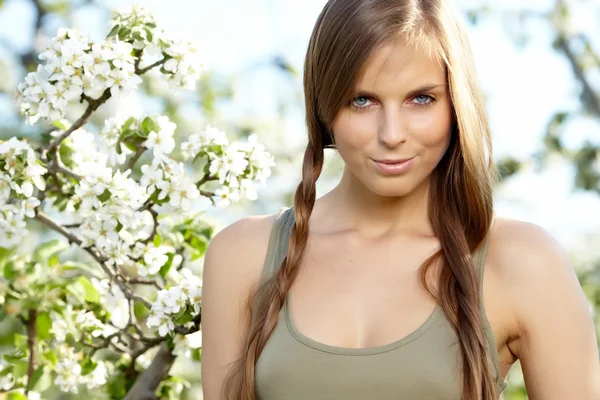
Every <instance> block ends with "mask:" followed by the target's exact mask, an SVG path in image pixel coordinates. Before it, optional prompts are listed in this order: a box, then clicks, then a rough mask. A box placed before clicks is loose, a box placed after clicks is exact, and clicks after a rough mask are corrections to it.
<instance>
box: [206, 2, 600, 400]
mask: <svg viewBox="0 0 600 400" xmlns="http://www.w3.org/2000/svg"><path fill="white" fill-rule="evenodd" d="M304 90H305V97H306V100H305V101H306V118H307V125H308V133H309V140H308V146H307V148H306V152H305V156H304V163H303V169H302V182H301V183H300V185H299V186H298V189H297V191H296V195H295V199H294V206H293V207H292V208H289V209H288V210H286V211H284V212H283V213H280V214H278V215H274V216H266V217H250V218H245V219H242V220H241V221H239V222H237V223H235V224H233V225H231V226H230V227H228V228H226V229H224V230H223V231H222V232H220V233H219V234H218V235H217V236H216V237H215V238H214V239H213V241H212V242H211V244H210V246H209V249H208V251H207V253H206V258H205V267H204V294H203V332H204V334H203V336H204V347H203V352H202V383H203V390H204V398H205V400H217V399H223V398H226V399H236V400H237V399H255V398H259V399H262V400H274V399H277V400H279V399H403V400H417V399H418V400H421V399H431V400H433V399H436V400H437V399H440V400H442V399H444V400H446V399H461V398H462V399H484V400H492V399H498V398H499V397H500V396H501V393H502V391H503V389H504V387H505V386H506V383H505V380H504V379H505V377H506V374H507V372H508V370H509V368H510V366H511V365H512V364H513V363H514V362H515V361H516V360H517V359H520V360H521V363H522V366H523V370H524V375H525V380H526V384H527V388H528V392H529V398H530V399H534V400H535V399H543V400H553V399H556V400H565V399H578V400H592V399H600V384H599V376H600V367H599V362H598V349H597V344H596V338H595V332H594V327H593V324H592V319H591V317H590V313H589V311H588V307H587V305H586V301H585V298H584V296H583V294H582V291H581V289H580V287H579V285H578V282H577V279H576V276H575V274H574V273H573V269H572V267H571V265H570V264H569V261H568V258H567V255H566V254H565V252H564V250H563V249H562V248H561V247H560V246H559V245H558V244H557V243H556V241H554V239H553V238H551V237H550V236H549V235H548V234H547V233H546V232H545V231H544V230H542V229H541V228H539V227H537V226H535V225H532V224H528V223H525V222H520V221H515V220H509V219H500V218H497V219H496V220H495V222H494V218H493V205H492V185H493V178H494V167H493V162H492V157H491V140H490V134H489V128H488V122H487V118H486V115H485V110H484V104H483V100H482V94H481V92H480V89H479V87H478V85H477V83H476V78H475V73H474V67H473V59H472V55H471V51H470V49H469V44H468V40H467V38H466V35H465V28H464V27H463V25H462V23H461V22H460V19H459V18H458V17H457V13H456V12H455V11H454V10H453V9H452V8H451V6H450V4H448V2H447V1H445V0H330V1H329V2H328V3H327V4H326V6H325V8H324V9H323V11H322V13H321V15H320V16H319V18H318V20H317V23H316V26H315V28H314V31H313V34H312V37H311V39H310V44H309V47H308V52H307V55H306V63H305V72H304ZM331 147H332V148H335V149H336V150H337V152H338V153H339V155H340V157H341V158H342V159H343V161H344V163H345V170H344V173H343V176H342V178H341V180H340V182H339V184H338V185H337V187H335V188H334V189H333V190H332V191H331V192H329V193H327V194H326V195H324V196H323V197H321V198H319V199H318V200H315V198H316V195H315V183H316V181H317V179H318V177H319V175H320V173H321V168H322V166H323V151H324V148H331Z"/></svg>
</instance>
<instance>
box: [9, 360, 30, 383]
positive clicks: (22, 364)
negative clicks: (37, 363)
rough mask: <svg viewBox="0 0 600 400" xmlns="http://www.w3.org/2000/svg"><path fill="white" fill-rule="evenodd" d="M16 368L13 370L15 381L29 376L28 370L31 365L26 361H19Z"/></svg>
mask: <svg viewBox="0 0 600 400" xmlns="http://www.w3.org/2000/svg"><path fill="white" fill-rule="evenodd" d="M14 364H15V367H14V368H13V375H14V377H15V379H19V378H21V377H23V376H26V375H27V370H28V369H29V363H28V362H27V361H26V360H20V361H17V362H16V363H14Z"/></svg>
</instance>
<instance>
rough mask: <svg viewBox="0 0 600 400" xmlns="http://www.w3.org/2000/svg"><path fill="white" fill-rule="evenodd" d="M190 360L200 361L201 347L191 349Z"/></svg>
mask: <svg viewBox="0 0 600 400" xmlns="http://www.w3.org/2000/svg"><path fill="white" fill-rule="evenodd" d="M192 360H194V361H198V362H200V361H202V348H198V349H192Z"/></svg>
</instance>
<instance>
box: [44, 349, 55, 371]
mask: <svg viewBox="0 0 600 400" xmlns="http://www.w3.org/2000/svg"><path fill="white" fill-rule="evenodd" d="M44 358H45V359H46V360H48V362H50V364H52V366H53V367H55V366H56V364H57V363H58V358H57V357H56V353H55V352H54V350H48V351H46V352H45V353H44Z"/></svg>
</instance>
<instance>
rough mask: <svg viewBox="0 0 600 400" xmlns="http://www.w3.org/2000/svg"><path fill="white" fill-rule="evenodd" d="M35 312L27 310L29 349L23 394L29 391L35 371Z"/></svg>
mask: <svg viewBox="0 0 600 400" xmlns="http://www.w3.org/2000/svg"><path fill="white" fill-rule="evenodd" d="M36 325H37V311H36V310H29V315H28V317H27V345H28V347H29V365H28V367H27V386H26V387H25V394H28V393H29V389H31V379H32V377H33V372H34V370H35V341H36V336H37V326H36Z"/></svg>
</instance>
